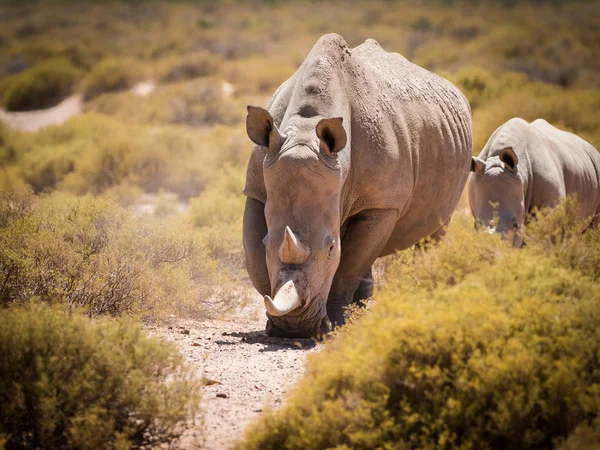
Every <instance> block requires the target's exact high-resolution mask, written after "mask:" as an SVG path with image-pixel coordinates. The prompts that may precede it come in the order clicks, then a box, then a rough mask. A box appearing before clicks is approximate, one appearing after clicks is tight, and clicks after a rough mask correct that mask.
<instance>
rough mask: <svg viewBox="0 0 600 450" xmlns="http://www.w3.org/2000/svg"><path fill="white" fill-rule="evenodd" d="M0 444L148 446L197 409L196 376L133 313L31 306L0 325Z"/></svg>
mask: <svg viewBox="0 0 600 450" xmlns="http://www.w3.org/2000/svg"><path fill="white" fill-rule="evenodd" d="M0 355H1V356H0V374H2V376H1V377H0V404H2V408H0V442H1V441H2V440H4V442H3V444H4V446H3V448H6V449H7V450H11V449H24V448H46V449H76V448H78V449H98V448H120V449H125V448H154V447H156V446H157V445H160V444H166V443H171V442H174V441H175V440H176V439H177V438H178V437H179V436H180V435H181V433H182V432H183V431H184V430H185V429H186V428H187V427H189V426H190V425H191V424H192V423H193V421H194V418H195V416H196V414H197V413H198V412H199V400H200V388H199V386H200V383H199V381H198V380H196V379H195V378H194V377H193V374H192V372H191V371H190V370H189V369H187V368H186V367H185V366H184V365H183V358H182V357H181V355H180V354H179V353H178V351H177V349H176V348H175V347H174V346H173V345H172V344H168V343H166V342H164V341H162V340H159V339H158V338H149V337H147V336H146V334H145V333H144V331H143V330H142V329H141V327H140V326H139V324H137V323H135V322H134V321H132V320H122V319H121V320H90V319H87V318H85V317H83V316H80V315H77V314H75V315H73V316H71V317H69V316H67V315H65V314H64V313H62V312H59V311H56V310H53V309H50V308H48V307H43V306H41V305H32V306H31V307H29V308H4V309H3V311H2V327H0Z"/></svg>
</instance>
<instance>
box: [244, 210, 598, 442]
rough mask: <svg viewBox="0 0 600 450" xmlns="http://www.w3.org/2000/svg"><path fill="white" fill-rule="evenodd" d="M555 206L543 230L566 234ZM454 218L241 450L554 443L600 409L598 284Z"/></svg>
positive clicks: (399, 266) (573, 264)
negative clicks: (437, 241)
mask: <svg viewBox="0 0 600 450" xmlns="http://www.w3.org/2000/svg"><path fill="white" fill-rule="evenodd" d="M564 208H567V207H566V206H563V207H562V208H561V209H562V210H563V211H562V212H561V209H559V210H558V212H557V213H556V214H549V216H550V217H545V218H544V222H545V225H543V227H545V229H559V228H561V227H562V226H563V225H564V218H565V217H566V215H565V214H564ZM456 219H457V220H455V221H454V222H453V224H452V225H451V227H450V230H449V232H448V235H447V237H446V238H445V239H444V240H442V242H441V243H440V244H439V246H438V247H437V248H432V249H430V250H429V251H428V252H426V253H424V254H417V255H415V256H414V259H413V257H411V255H410V254H407V253H406V252H405V253H403V254H401V255H400V256H399V257H398V260H397V262H396V263H395V264H393V265H392V267H391V268H390V270H389V272H388V273H387V276H386V280H387V281H386V284H385V285H384V287H383V288H382V289H381V290H380V291H379V292H377V293H376V294H375V297H374V304H373V305H371V308H370V309H371V311H369V313H368V314H365V315H363V317H362V318H360V319H358V320H354V321H353V323H352V324H350V325H349V326H347V327H346V328H345V329H343V330H342V331H341V332H340V333H339V334H338V335H337V336H336V337H335V338H334V340H333V341H332V342H330V343H329V344H328V346H327V347H326V348H325V349H323V350H322V351H321V352H320V353H319V354H317V355H314V356H313V357H312V358H311V359H310V361H309V364H308V372H307V374H306V376H305V377H304V379H303V380H302V381H301V382H300V383H299V386H298V387H297V389H296V390H295V391H294V392H293V393H292V395H291V397H290V398H289V400H288V403H287V405H286V406H285V407H284V409H283V410H280V411H278V412H271V413H269V414H267V415H266V417H265V418H263V419H262V420H261V421H260V423H258V424H256V425H255V426H253V427H250V431H249V433H248V434H247V436H246V440H245V442H244V443H240V444H239V446H238V448H248V449H254V448H256V449H258V448H260V449H284V448H285V449H323V448H336V449H349V448H390V449H391V448H394V449H451V448H452V449H456V448H460V449H472V448H477V449H503V448H511V449H534V448H536V449H537V448H550V447H551V445H552V442H554V441H555V440H556V439H557V438H560V437H564V436H566V435H567V434H568V433H569V432H571V431H572V430H573V429H575V427H576V426H577V425H579V424H580V423H583V422H585V421H586V420H588V419H591V418H593V417H595V416H596V414H598V412H599V411H600V360H599V355H600V327H599V325H600V285H598V283H597V281H595V280H594V279H592V278H591V277H590V276H589V275H588V272H589V271H588V265H587V262H586V261H585V260H583V259H577V258H570V259H563V258H562V253H561V252H550V251H548V248H547V246H548V245H549V244H548V242H547V241H545V242H544V244H543V245H542V244H538V243H537V242H536V241H535V240H533V239H530V240H528V241H527V247H525V248H523V249H513V248H510V247H509V246H508V245H507V243H505V242H501V241H499V240H498V239H495V238H494V237H490V236H489V235H487V234H484V233H479V234H478V233H476V232H475V231H474V230H472V226H471V220H470V219H467V218H466V217H464V218H463V217H456ZM569 225H570V227H575V226H579V225H580V224H578V223H576V222H575V221H574V220H573V219H572V218H571V220H570V223H569ZM539 226H540V227H541V226H542V225H539ZM590 233H591V234H593V235H594V236H595V238H594V239H590V240H589V244H590V245H595V246H598V245H599V241H598V234H600V232H599V231H598V230H596V231H592V232H590ZM532 234H533V235H534V234H535V232H532ZM560 234H561V233H558V235H560ZM579 239H587V238H584V237H582V236H581V234H572V235H571V236H569V238H568V239H564V240H561V239H555V244H554V245H556V246H558V247H560V246H564V245H567V241H577V240H579ZM592 243H593V244H592ZM568 245H574V244H568Z"/></svg>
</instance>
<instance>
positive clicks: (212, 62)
mask: <svg viewBox="0 0 600 450" xmlns="http://www.w3.org/2000/svg"><path fill="white" fill-rule="evenodd" d="M219 64H220V58H219V57H218V56H217V55H214V54H211V53H205V52H197V53H193V54H189V55H185V56H182V57H180V58H178V59H177V61H175V62H173V63H171V64H169V68H168V69H166V70H165V72H164V73H163V74H162V75H161V77H160V80H161V81H162V82H164V83H173V82H178V81H185V80H190V79H193V78H198V77H206V76H208V75H214V74H215V73H216V72H217V70H218V69H219Z"/></svg>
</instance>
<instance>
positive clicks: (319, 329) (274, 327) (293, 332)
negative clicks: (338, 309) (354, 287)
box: [265, 315, 332, 339]
mask: <svg viewBox="0 0 600 450" xmlns="http://www.w3.org/2000/svg"><path fill="white" fill-rule="evenodd" d="M331 330H332V325H331V321H330V320H329V318H328V317H327V315H325V316H324V317H323V318H322V319H320V320H318V321H317V322H316V324H315V326H313V327H308V328H304V327H303V328H287V327H285V328H283V327H281V326H280V325H278V324H276V323H275V321H274V320H273V318H272V317H269V318H268V319H267V325H266V329H265V331H266V333H267V336H270V337H280V338H296V339H322V338H324V337H325V336H326V335H327V334H328V333H329V332H330V331H331Z"/></svg>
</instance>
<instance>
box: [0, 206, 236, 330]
mask: <svg viewBox="0 0 600 450" xmlns="http://www.w3.org/2000/svg"><path fill="white" fill-rule="evenodd" d="M21 197H23V195H20V196H19V195H16V194H15V195H13V196H12V199H10V200H11V201H12V204H13V205H15V204H16V202H17V201H20V198H21ZM6 203H7V201H6V200H4V199H3V200H2V201H0V213H2V217H0V223H4V224H6V225H5V227H4V228H2V229H0V274H1V275H0V279H1V280H2V281H1V282H0V304H5V305H6V304H14V303H21V304H22V303H27V302H29V301H30V300H31V299H32V298H34V297H36V298H39V299H40V300H42V301H44V302H49V303H54V302H59V303H61V304H62V305H63V306H64V308H65V309H67V310H72V309H73V308H81V309H83V310H85V312H86V313H87V314H88V315H90V316H97V315H106V314H108V315H112V316H118V315H122V314H128V315H138V316H150V317H155V318H156V317H158V318H162V317H165V315H167V314H173V313H175V314H187V315H196V316H206V315H210V314H211V313H213V304H214V303H215V302H216V301H217V300H219V301H221V302H224V301H227V300H228V299H229V298H230V297H229V293H228V291H227V290H226V289H227V286H226V284H225V283H224V280H225V275H224V274H223V273H222V272H221V271H220V265H219V264H218V263H217V262H216V261H215V260H214V259H213V258H211V257H210V256H209V254H208V250H207V249H206V248H205V247H204V246H203V245H200V244H198V243H197V242H194V241H193V239H192V231H193V230H192V229H191V228H190V227H186V226H185V224H183V223H180V222H177V221H171V222H168V223H167V222H165V221H163V220H160V219H158V218H152V217H148V216H142V217H136V216H132V215H131V214H130V213H128V212H127V211H125V210H124V209H122V208H120V207H119V206H117V205H115V204H114V203H112V202H110V201H107V200H101V199H95V198H92V197H86V198H81V199H77V198H73V197H67V196H64V195H53V196H52V197H48V198H44V199H42V201H41V202H39V203H38V204H37V205H33V206H29V207H27V206H23V207H20V208H18V209H19V212H18V213H15V212H14V211H13V210H12V209H8V212H7V208H5V207H3V206H2V205H5V204H6ZM22 203H27V202H26V201H22ZM13 209H14V208H13Z"/></svg>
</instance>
